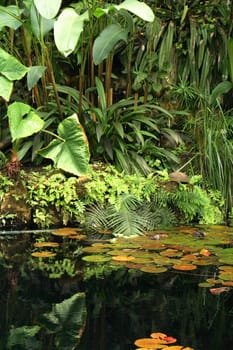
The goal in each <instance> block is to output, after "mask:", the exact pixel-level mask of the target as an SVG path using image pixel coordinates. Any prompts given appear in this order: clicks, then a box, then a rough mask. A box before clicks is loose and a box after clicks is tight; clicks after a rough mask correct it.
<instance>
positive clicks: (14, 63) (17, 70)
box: [0, 48, 29, 81]
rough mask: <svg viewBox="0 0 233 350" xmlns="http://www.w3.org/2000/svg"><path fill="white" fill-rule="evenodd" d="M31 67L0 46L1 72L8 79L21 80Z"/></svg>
mask: <svg viewBox="0 0 233 350" xmlns="http://www.w3.org/2000/svg"><path fill="white" fill-rule="evenodd" d="M28 70H29V68H27V67H25V66H24V65H23V64H22V63H20V62H19V61H18V60H17V59H16V58H15V57H14V56H12V55H10V54H9V53H7V52H6V51H5V50H3V49H2V48H0V73H1V74H2V75H4V77H6V78H7V79H9V80H11V81H13V80H20V79H22V78H23V77H24V75H25V74H26V73H27V72H28Z"/></svg>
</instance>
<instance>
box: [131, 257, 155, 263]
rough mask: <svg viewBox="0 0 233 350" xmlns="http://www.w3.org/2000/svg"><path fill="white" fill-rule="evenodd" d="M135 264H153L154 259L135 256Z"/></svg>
mask: <svg viewBox="0 0 233 350" xmlns="http://www.w3.org/2000/svg"><path fill="white" fill-rule="evenodd" d="M133 262H134V264H150V263H151V262H152V259H149V258H143V257H136V256H135V259H134V261H133Z"/></svg>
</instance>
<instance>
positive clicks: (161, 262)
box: [153, 256, 171, 265]
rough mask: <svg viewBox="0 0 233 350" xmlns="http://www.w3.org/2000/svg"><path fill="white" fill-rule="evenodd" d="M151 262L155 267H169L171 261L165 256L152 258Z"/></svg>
mask: <svg viewBox="0 0 233 350" xmlns="http://www.w3.org/2000/svg"><path fill="white" fill-rule="evenodd" d="M153 261H154V262H155V263H156V264H157V265H171V259H170V258H168V257H166V256H158V257H154V258H153Z"/></svg>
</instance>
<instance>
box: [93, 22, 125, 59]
mask: <svg viewBox="0 0 233 350" xmlns="http://www.w3.org/2000/svg"><path fill="white" fill-rule="evenodd" d="M121 40H123V41H125V42H126V43H127V41H128V31H127V30H126V29H125V28H123V27H122V26H121V25H120V24H110V25H109V26H107V27H106V28H105V29H104V30H103V31H102V32H101V33H100V35H99V36H98V37H97V38H96V40H95V42H94V45H93V60H94V63H95V64H96V65H97V64H100V63H101V62H102V61H103V60H104V59H105V58H107V57H108V55H109V53H110V52H111V50H112V49H113V48H114V46H115V45H116V44H117V43H118V42H119V41H121Z"/></svg>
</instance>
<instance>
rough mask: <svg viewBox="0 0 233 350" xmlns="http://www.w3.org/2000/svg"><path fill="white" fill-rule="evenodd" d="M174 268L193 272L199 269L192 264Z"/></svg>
mask: <svg viewBox="0 0 233 350" xmlns="http://www.w3.org/2000/svg"><path fill="white" fill-rule="evenodd" d="M172 267H173V269H175V270H180V271H192V270H196V268H197V266H196V265H191V264H175V265H173V266H172Z"/></svg>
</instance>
